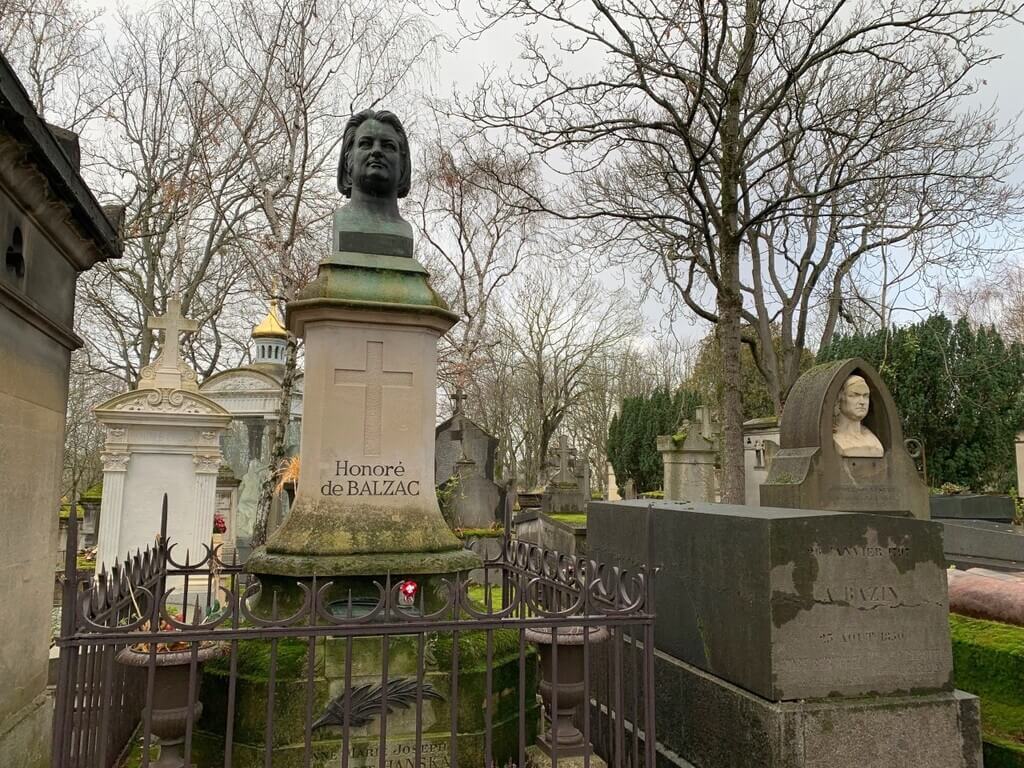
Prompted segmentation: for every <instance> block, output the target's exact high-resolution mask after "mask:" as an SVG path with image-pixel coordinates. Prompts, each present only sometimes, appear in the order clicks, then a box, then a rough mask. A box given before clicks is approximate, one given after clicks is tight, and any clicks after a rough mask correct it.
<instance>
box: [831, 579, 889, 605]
mask: <svg viewBox="0 0 1024 768" xmlns="http://www.w3.org/2000/svg"><path fill="white" fill-rule="evenodd" d="M816 592H817V593H818V594H817V595H816V597H817V599H818V601H819V602H822V603H838V604H840V605H852V606H855V607H861V606H873V605H889V606H893V605H896V604H898V603H899V601H900V596H899V593H898V592H897V591H896V587H894V586H891V585H889V584H867V585H864V584H860V585H858V584H840V585H837V584H830V585H827V586H824V587H818V588H817V590H816Z"/></svg>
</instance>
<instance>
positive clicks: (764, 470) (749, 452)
mask: <svg viewBox="0 0 1024 768" xmlns="http://www.w3.org/2000/svg"><path fill="white" fill-rule="evenodd" d="M778 450H779V420H778V419H777V418H775V417H774V416H764V417H762V418H759V419H750V420H749V421H745V422H743V481H744V491H745V502H746V503H747V504H748V505H750V506H755V507H757V506H760V505H761V484H762V483H763V482H764V481H765V480H767V479H768V471H769V470H770V469H771V466H772V461H773V460H774V459H775V454H776V453H777V452H778Z"/></svg>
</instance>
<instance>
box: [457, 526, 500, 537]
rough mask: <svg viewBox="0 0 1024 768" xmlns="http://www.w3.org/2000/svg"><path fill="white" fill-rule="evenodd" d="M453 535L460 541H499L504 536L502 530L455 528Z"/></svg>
mask: <svg viewBox="0 0 1024 768" xmlns="http://www.w3.org/2000/svg"><path fill="white" fill-rule="evenodd" d="M455 535H456V536H458V537H459V538H460V539H500V538H501V537H502V536H504V535H505V529H504V528H456V529H455Z"/></svg>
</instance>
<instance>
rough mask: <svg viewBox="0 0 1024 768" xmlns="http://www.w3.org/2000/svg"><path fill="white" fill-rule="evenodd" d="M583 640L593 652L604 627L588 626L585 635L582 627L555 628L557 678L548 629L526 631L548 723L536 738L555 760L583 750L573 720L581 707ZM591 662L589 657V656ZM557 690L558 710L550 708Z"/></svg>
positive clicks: (604, 633)
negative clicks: (536, 658) (537, 655)
mask: <svg viewBox="0 0 1024 768" xmlns="http://www.w3.org/2000/svg"><path fill="white" fill-rule="evenodd" d="M584 637H586V641H587V642H588V643H589V644H590V649H591V653H593V650H594V645H595V644H596V643H600V642H604V641H605V640H607V639H608V630H607V629H605V628H604V627H591V628H590V629H589V632H588V634H587V635H586V636H584V633H583V627H558V677H557V679H555V675H554V671H555V670H554V664H553V661H554V657H555V654H554V647H555V646H554V637H553V630H552V629H551V628H542V629H528V630H526V639H527V640H528V641H529V642H531V643H534V644H536V646H537V650H538V651H539V653H540V696H541V699H542V700H543V702H544V711H545V713H546V718H545V719H546V720H547V721H548V723H547V725H548V727H547V730H546V732H545V733H544V734H543V735H541V736H540V737H538V739H537V741H538V744H539V745H540V748H541V749H542V750H543V751H544V752H545V753H546V754H547V755H548V756H550V755H551V751H552V746H554V747H555V748H556V749H557V753H558V757H559V759H561V758H563V757H573V756H576V755H582V754H583V753H584V751H585V750H586V747H587V742H586V741H585V740H584V738H583V734H582V733H581V732H580V729H579V728H577V727H576V724H575V723H574V722H573V718H574V716H575V714H576V711H577V709H578V708H579V706H580V704H583V692H584V669H583V642H584ZM591 663H593V657H591ZM556 686H557V688H558V709H557V710H555V709H554V707H553V706H552V704H553V700H554V696H553V695H552V694H553V692H554V689H555V687H556Z"/></svg>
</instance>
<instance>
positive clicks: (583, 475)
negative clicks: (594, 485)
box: [576, 456, 592, 504]
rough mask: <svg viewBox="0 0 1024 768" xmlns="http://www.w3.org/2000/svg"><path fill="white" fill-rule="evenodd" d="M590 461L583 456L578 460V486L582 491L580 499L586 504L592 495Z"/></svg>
mask: <svg viewBox="0 0 1024 768" xmlns="http://www.w3.org/2000/svg"><path fill="white" fill-rule="evenodd" d="M590 480H591V475H590V459H589V457H587V456H582V457H580V458H578V459H577V460H576V485H577V487H578V488H579V489H580V498H581V499H582V500H583V503H584V504H586V503H587V502H589V501H590V495H591V492H592V491H591V482H590Z"/></svg>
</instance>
